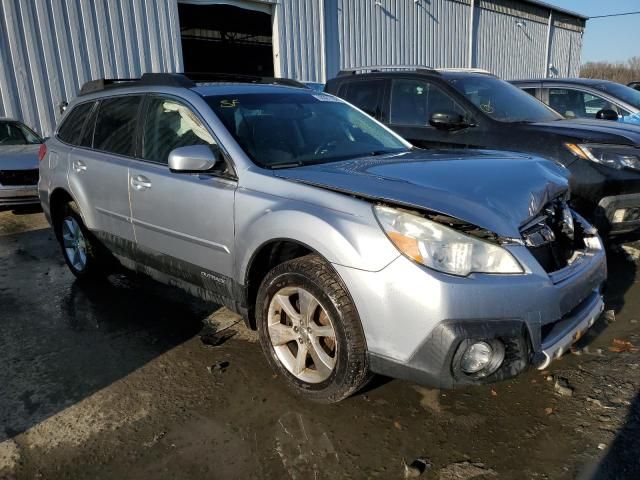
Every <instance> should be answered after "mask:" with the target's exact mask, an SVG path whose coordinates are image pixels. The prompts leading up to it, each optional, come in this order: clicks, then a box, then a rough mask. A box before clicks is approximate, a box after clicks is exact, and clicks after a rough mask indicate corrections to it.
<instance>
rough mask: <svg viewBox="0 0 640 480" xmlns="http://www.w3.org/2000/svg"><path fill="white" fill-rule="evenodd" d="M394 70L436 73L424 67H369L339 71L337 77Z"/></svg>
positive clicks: (432, 69) (430, 68)
mask: <svg viewBox="0 0 640 480" xmlns="http://www.w3.org/2000/svg"><path fill="white" fill-rule="evenodd" d="M395 70H415V71H416V72H428V73H438V71H437V70H436V69H435V68H433V67H428V66H425V65H369V66H362V67H352V68H348V69H345V70H340V72H339V73H338V76H339V77H340V76H344V75H355V74H356V73H358V72H360V73H364V72H372V73H373V72H392V71H395Z"/></svg>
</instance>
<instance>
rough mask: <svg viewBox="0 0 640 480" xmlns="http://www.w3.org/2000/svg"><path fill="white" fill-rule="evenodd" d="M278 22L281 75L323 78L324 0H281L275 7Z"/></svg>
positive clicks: (305, 78)
mask: <svg viewBox="0 0 640 480" xmlns="http://www.w3.org/2000/svg"><path fill="white" fill-rule="evenodd" d="M273 8H274V9H275V10H274V12H273V13H274V22H276V23H277V30H278V31H277V35H278V39H277V42H278V43H277V52H276V55H277V58H275V61H276V62H278V61H279V62H280V75H281V76H283V77H291V78H297V79H299V80H308V81H324V76H325V74H324V71H325V66H324V58H325V47H324V27H323V25H324V19H325V15H324V5H323V2H322V1H321V0H280V2H278V3H277V4H276V5H274V7H273Z"/></svg>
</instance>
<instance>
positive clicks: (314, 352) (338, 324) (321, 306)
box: [256, 255, 370, 403]
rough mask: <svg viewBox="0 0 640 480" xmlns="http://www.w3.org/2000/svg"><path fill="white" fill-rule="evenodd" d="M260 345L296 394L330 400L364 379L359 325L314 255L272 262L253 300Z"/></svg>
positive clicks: (335, 280) (342, 291)
mask: <svg viewBox="0 0 640 480" xmlns="http://www.w3.org/2000/svg"><path fill="white" fill-rule="evenodd" d="M256 320H257V327H258V334H259V337H260V344H261V345H262V349H263V351H264V353H265V355H266V357H267V359H268V361H269V363H270V365H271V367H272V368H273V369H274V370H275V371H276V372H277V373H278V374H279V375H280V376H282V377H283V378H284V379H285V381H286V383H287V385H288V386H289V387H290V388H291V389H293V390H294V392H295V393H297V394H298V395H300V396H302V397H304V398H306V399H308V400H312V401H315V402H319V403H335V402H339V401H340V400H343V399H344V398H346V397H348V396H350V395H352V394H353V393H355V392H356V391H358V390H359V389H360V388H362V387H363V386H364V385H365V384H366V383H367V381H368V380H369V378H370V374H369V365H368V356H367V346H366V341H365V337H364V332H363V331H362V325H361V324H360V319H359V317H358V313H357V311H356V308H355V305H354V304H353V301H352V300H351V297H350V296H349V294H348V293H347V290H346V287H345V285H344V284H343V282H342V280H341V279H340V277H339V276H338V275H337V273H336V272H335V271H334V270H333V268H332V267H331V266H330V265H328V264H327V263H326V262H325V261H324V260H323V259H321V258H320V257H319V256H318V255H307V256H305V257H301V258H296V259H293V260H290V261H288V262H285V263H282V264H281V265H278V266H277V267H275V268H274V269H273V270H271V271H270V272H269V273H268V274H267V276H266V277H265V279H264V280H263V282H262V284H261V285H260V288H259V290H258V296H257V301H256Z"/></svg>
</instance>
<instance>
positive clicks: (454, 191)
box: [275, 150, 568, 238]
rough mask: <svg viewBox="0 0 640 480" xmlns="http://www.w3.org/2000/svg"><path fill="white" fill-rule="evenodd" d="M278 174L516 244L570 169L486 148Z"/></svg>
mask: <svg viewBox="0 0 640 480" xmlns="http://www.w3.org/2000/svg"><path fill="white" fill-rule="evenodd" d="M275 175H276V176H277V177H280V178H286V179H289V180H293V181H298V182H303V183H307V184H311V185H316V186H319V187H324V188H328V189H331V190H336V191H340V192H344V193H351V194H356V195H360V196H363V197H366V198H370V199H377V200H381V201H387V202H389V203H395V204H401V205H406V206H408V207H415V208H420V209H426V210H431V211H435V212H439V213H443V214H447V215H450V216H453V217H456V218H458V219H460V220H464V221H466V222H469V223H472V224H474V225H476V226H479V227H482V228H485V229H488V230H491V231H492V232H494V233H497V234H498V235H501V236H506V237H515V238H519V237H520V232H519V227H520V226H522V225H523V224H524V223H526V222H527V221H528V220H530V219H531V218H533V217H535V216H536V214H538V213H539V212H540V210H541V209H542V207H543V206H544V205H545V204H547V203H548V202H549V201H550V200H551V199H553V198H555V197H557V196H558V195H560V194H561V193H563V192H566V190H567V189H568V180H567V175H568V173H567V170H566V169H565V168H564V167H562V166H560V165H558V164H556V163H553V162H551V161H548V160H543V159H541V158H536V157H525V156H522V155H518V154H514V153H510V152H507V153H504V152H495V151H486V150H484V151H474V150H464V151H461V150H452V151H436V150H433V151H424V150H416V151H412V152H407V153H403V154H398V155H387V156H381V157H366V158H358V159H354V160H346V161H341V162H334V163H327V164H321V165H310V166H305V167H298V168H291V169H282V170H276V171H275Z"/></svg>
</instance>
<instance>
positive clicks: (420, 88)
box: [389, 79, 466, 127]
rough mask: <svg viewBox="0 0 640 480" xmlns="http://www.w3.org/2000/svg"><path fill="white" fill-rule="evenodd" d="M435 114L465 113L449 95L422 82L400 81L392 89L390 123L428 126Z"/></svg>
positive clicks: (396, 81)
mask: <svg viewBox="0 0 640 480" xmlns="http://www.w3.org/2000/svg"><path fill="white" fill-rule="evenodd" d="M434 113H456V114H459V115H463V116H464V115H465V113H466V112H465V111H464V109H463V108H462V107H460V106H459V105H458V104H457V103H456V102H455V101H454V100H453V98H451V97H450V96H449V95H448V94H447V93H445V92H444V91H443V90H442V89H440V88H439V87H437V86H435V85H433V84H432V83H428V82H424V81H422V80H413V79H399V80H394V81H393V86H392V88H391V112H390V118H389V120H390V123H392V124H394V125H415V126H422V127H424V126H428V125H429V119H430V118H431V116H432V115H433V114H434Z"/></svg>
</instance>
